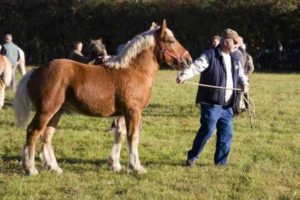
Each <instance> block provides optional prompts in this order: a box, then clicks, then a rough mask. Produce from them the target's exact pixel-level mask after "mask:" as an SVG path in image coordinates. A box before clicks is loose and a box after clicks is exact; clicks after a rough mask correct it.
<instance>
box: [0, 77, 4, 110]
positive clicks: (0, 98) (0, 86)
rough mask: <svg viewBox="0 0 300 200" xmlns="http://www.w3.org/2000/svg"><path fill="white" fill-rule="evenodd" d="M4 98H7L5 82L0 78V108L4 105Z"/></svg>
mask: <svg viewBox="0 0 300 200" xmlns="http://www.w3.org/2000/svg"><path fill="white" fill-rule="evenodd" d="M4 100H5V84H4V82H3V81H2V80H1V79H0V109H1V108H3V106H4Z"/></svg>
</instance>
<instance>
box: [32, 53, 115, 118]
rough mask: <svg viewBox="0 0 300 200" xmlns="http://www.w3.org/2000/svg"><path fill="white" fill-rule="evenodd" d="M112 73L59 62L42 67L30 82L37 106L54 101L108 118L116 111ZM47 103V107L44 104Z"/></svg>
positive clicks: (58, 60)
mask: <svg viewBox="0 0 300 200" xmlns="http://www.w3.org/2000/svg"><path fill="white" fill-rule="evenodd" d="M111 77H112V75H111V73H110V72H109V70H107V69H104V68H102V67H100V66H89V65H86V64H82V63H78V62H75V61H72V60H68V59H56V60H53V61H51V62H49V63H48V64H46V65H45V66H42V67H39V68H38V69H37V70H36V71H35V72H34V74H33V75H32V77H31V80H30V82H29V92H30V96H32V97H31V98H32V99H33V102H35V105H36V106H39V105H41V106H42V107H43V106H46V107H48V106H49V105H51V104H52V103H50V100H48V99H52V102H56V103H54V104H61V106H62V105H63V106H65V107H70V108H73V109H74V108H75V109H74V110H77V111H79V112H82V113H84V114H88V115H103V116H109V115H112V114H113V113H114V112H115V109H114V105H115V99H114V97H115V95H114V94H115V84H114V82H113V80H112V78H111ZM44 104H45V105H44Z"/></svg>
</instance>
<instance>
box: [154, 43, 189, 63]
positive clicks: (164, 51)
mask: <svg viewBox="0 0 300 200" xmlns="http://www.w3.org/2000/svg"><path fill="white" fill-rule="evenodd" d="M156 41H157V43H158V46H159V48H160V51H161V53H162V54H163V55H164V57H166V54H167V55H169V56H170V57H172V58H174V59H175V60H177V62H178V63H182V62H183V57H184V56H185V55H186V54H188V53H189V52H188V51H187V50H185V51H184V52H183V53H182V54H181V55H177V54H176V53H175V52H171V51H170V50H169V49H168V48H166V47H165V45H163V44H162V42H159V40H158V39H157V38H156Z"/></svg>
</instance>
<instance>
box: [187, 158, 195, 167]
mask: <svg viewBox="0 0 300 200" xmlns="http://www.w3.org/2000/svg"><path fill="white" fill-rule="evenodd" d="M185 164H186V166H188V167H193V166H194V165H195V164H196V160H192V159H187V160H186V162H185Z"/></svg>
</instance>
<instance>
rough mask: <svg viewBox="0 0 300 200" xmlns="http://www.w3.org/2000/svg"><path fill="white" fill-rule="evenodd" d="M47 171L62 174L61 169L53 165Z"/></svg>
mask: <svg viewBox="0 0 300 200" xmlns="http://www.w3.org/2000/svg"><path fill="white" fill-rule="evenodd" d="M49 171H50V172H54V173H56V174H62V173H63V170H62V169H61V168H60V167H53V168H51V169H50V170H49Z"/></svg>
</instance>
